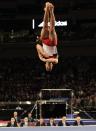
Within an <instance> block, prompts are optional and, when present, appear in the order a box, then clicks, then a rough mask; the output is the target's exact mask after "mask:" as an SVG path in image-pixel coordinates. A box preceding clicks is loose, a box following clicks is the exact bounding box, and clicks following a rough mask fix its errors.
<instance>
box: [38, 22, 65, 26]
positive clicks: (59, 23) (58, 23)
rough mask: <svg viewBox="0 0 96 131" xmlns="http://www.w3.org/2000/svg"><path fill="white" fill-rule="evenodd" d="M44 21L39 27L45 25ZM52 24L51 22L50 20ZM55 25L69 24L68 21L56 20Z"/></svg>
mask: <svg viewBox="0 0 96 131" xmlns="http://www.w3.org/2000/svg"><path fill="white" fill-rule="evenodd" d="M43 24H44V22H42V23H40V24H39V25H38V27H43ZM48 25H49V26H50V22H48ZM55 26H67V21H55Z"/></svg>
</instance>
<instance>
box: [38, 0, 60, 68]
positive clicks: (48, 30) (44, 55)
mask: <svg viewBox="0 0 96 131" xmlns="http://www.w3.org/2000/svg"><path fill="white" fill-rule="evenodd" d="M43 21H44V24H43V28H42V30H41V34H40V37H38V38H37V40H36V49H37V52H38V56H39V58H40V60H41V61H43V62H44V63H45V67H46V71H51V70H52V69H53V65H54V64H57V63H58V52H57V34H56V31H55V16H54V5H53V4H52V3H49V2H46V3H45V7H44V18H43Z"/></svg>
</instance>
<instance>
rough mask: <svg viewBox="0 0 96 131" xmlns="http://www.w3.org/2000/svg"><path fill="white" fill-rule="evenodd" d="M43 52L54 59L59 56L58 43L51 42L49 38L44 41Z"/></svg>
mask: <svg viewBox="0 0 96 131" xmlns="http://www.w3.org/2000/svg"><path fill="white" fill-rule="evenodd" d="M42 44H43V50H44V51H45V52H46V53H47V54H48V55H49V57H54V55H56V54H57V41H56V40H55V39H54V40H53V41H51V40H50V39H49V38H46V39H43V40H42Z"/></svg>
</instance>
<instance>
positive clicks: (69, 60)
mask: <svg viewBox="0 0 96 131" xmlns="http://www.w3.org/2000/svg"><path fill="white" fill-rule="evenodd" d="M43 88H51V89H52V88H53V89H54V88H56V89H59V88H61V89H72V90H73V92H72V104H73V107H76V108H78V107H86V108H94V109H96V57H65V58H64V59H60V60H59V64H58V65H57V66H56V67H54V70H53V71H52V72H49V73H48V72H46V71H45V68H44V66H43V65H42V63H40V62H38V60H32V59H31V57H25V58H9V59H7V58H6V59H1V60H0V101H9V102H10V101H35V100H37V99H39V95H38V94H39V92H40V90H41V89H43ZM55 95H56V94H55ZM66 95H67V94H66ZM46 96H48V93H47V94H46ZM55 97H56V96H55ZM57 97H58V94H57Z"/></svg>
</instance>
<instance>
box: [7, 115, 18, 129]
mask: <svg viewBox="0 0 96 131" xmlns="http://www.w3.org/2000/svg"><path fill="white" fill-rule="evenodd" d="M7 127H18V124H17V123H16V121H15V119H14V118H13V117H12V118H11V120H10V122H8V124H7Z"/></svg>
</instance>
